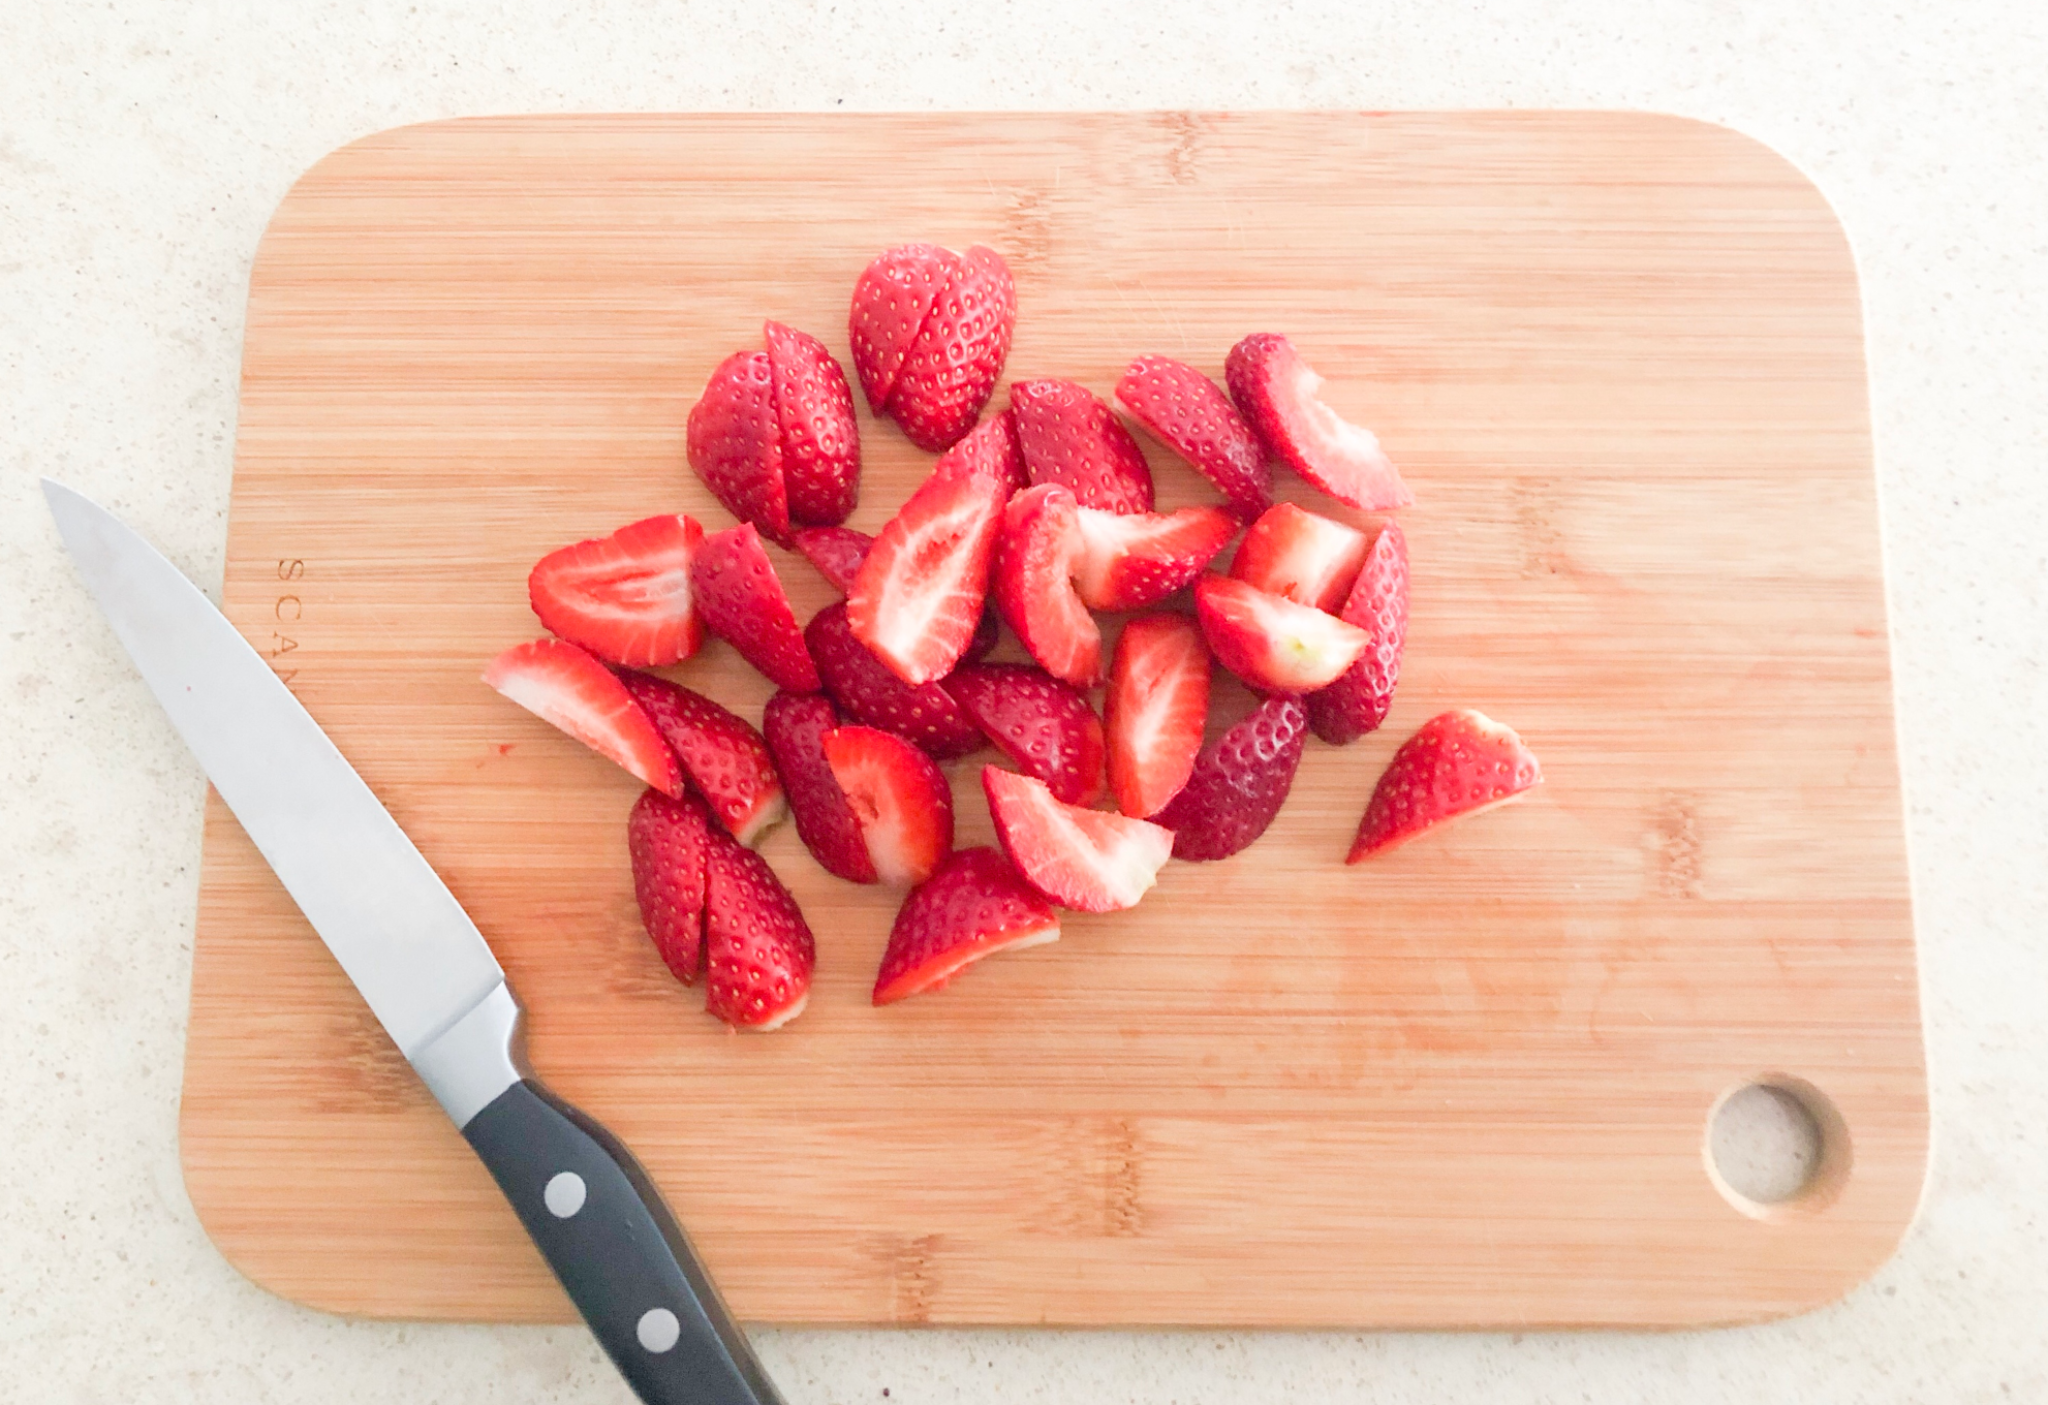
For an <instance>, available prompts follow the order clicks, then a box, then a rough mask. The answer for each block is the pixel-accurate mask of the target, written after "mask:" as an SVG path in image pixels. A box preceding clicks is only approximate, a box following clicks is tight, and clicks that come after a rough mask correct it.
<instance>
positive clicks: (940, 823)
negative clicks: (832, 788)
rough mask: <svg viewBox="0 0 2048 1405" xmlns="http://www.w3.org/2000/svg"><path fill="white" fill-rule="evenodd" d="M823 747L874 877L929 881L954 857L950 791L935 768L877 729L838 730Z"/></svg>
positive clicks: (829, 734)
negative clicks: (865, 851)
mask: <svg viewBox="0 0 2048 1405" xmlns="http://www.w3.org/2000/svg"><path fill="white" fill-rule="evenodd" d="M824 743H825V759H826V760H827V761H828V762H830V763H831V766H832V778H833V779H834V780H836V781H838V782H839V788H840V790H841V791H843V792H845V795H846V803H847V805H848V807H850V808H851V809H852V811H853V817H854V820H855V822H856V823H857V824H858V825H859V826H860V837H861V842H862V843H863V844H865V845H866V846H867V851H868V861H869V862H870V863H872V864H873V865H874V869H875V876H876V877H877V878H879V879H881V880H882V881H883V882H884V883H900V884H916V883H922V882H924V880H925V879H927V878H929V877H931V876H932V874H933V873H934V872H936V871H937V869H938V866H939V864H940V863H941V862H943V861H944V859H945V857H946V855H948V854H950V853H952V852H953V790H952V787H951V786H948V785H947V784H946V778H945V777H944V776H943V775H941V774H940V773H939V768H938V765H937V764H936V763H935V762H934V761H933V760H932V759H931V757H929V756H926V755H925V754H924V753H923V752H921V751H919V750H918V749H917V748H916V747H914V746H912V745H911V744H910V743H909V742H907V741H905V740H903V738H901V737H899V736H897V735H896V734H895V733H894V732H884V731H880V730H878V729H876V728H874V727H839V728H835V729H834V730H833V731H830V732H827V733H826V734H825V738H824Z"/></svg>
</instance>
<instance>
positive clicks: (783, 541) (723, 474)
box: [685, 351, 790, 546]
mask: <svg viewBox="0 0 2048 1405" xmlns="http://www.w3.org/2000/svg"><path fill="white" fill-rule="evenodd" d="M685 448H686V452H687V454H688V456H689V460H690V467H691V469H692V470H693V471H694V472H695V473H696V475H697V476H698V477H699V478H701V479H703V480H704V486H705V487H707V488H709V489H710V490H711V493H712V496H713V497H716V498H717V499H718V500H719V501H720V502H721V503H723V504H725V509H726V511H728V512H730V513H731V514H732V515H733V516H735V517H737V518H739V519H740V521H742V522H751V523H753V524H754V525H755V526H756V527H758V528H760V529H761V531H762V532H763V533H764V534H766V536H767V537H768V539H769V540H770V541H772V542H775V543H777V544H778V545H781V546H787V545H789V541H790V536H789V496H788V491H787V489H786V488H785V486H784V484H783V479H782V418H781V413H780V411H778V410H777V408H776V405H775V372H774V368H773V366H772V365H771V364H770V362H769V360H768V353H767V352H765V351H736V352H734V353H733V354H732V355H730V356H728V357H726V358H725V360H723V361H721V362H719V363H718V366H717V369H715V370H713V371H712V373H711V379H710V381H709V382H707V383H706V385H705V386H704V393H703V394H702V395H701V396H699V397H698V398H697V403H696V404H695V405H693V406H691V407H690V421H689V429H688V433H687V434H686V436H685Z"/></svg>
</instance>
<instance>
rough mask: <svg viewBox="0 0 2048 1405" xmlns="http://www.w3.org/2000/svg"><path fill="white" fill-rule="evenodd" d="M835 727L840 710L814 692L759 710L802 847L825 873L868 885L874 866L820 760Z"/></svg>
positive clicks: (780, 697) (828, 766) (778, 698)
mask: <svg viewBox="0 0 2048 1405" xmlns="http://www.w3.org/2000/svg"><path fill="white" fill-rule="evenodd" d="M839 725H840V718H839V710H838V709H837V708H835V707H833V706H832V700H831V699H830V698H827V697H825V696H823V695H822V694H819V693H777V694H776V695H775V696H774V697H772V698H770V699H768V706H767V707H765V708H763V709H762V711H761V733H762V735H763V736H765V737H766V738H767V739H768V751H769V754H770V755H772V756H773V757H774V758H775V769H776V771H777V772H778V773H779V774H780V775H781V777H782V788H783V789H784V790H785V791H786V792H788V795H789V809H790V813H791V814H792V815H793V816H794V817H795V818H796V832H797V836H798V837H799V838H801V839H802V840H803V841H804V847H805V848H807V849H809V850H810V851H811V857H813V858H815V859H816V860H817V861H818V862H819V863H820V864H821V865H823V866H824V868H825V871H826V872H828V873H833V874H837V875H838V876H839V877H841V878H844V879H846V880H847V881H848V882H849V883H872V882H874V881H875V866H874V864H873V863H872V862H871V861H870V860H869V858H868V846H867V845H866V844H864V843H863V842H861V837H860V821H859V820H857V819H855V818H854V814H853V807H852V806H851V805H849V804H847V803H846V792H845V791H843V790H841V789H840V788H839V782H838V781H836V780H834V779H833V777H832V763H831V762H830V761H828V760H826V759H825V734H826V733H828V732H830V731H832V730H833V729H834V728H835V727H837V726H839Z"/></svg>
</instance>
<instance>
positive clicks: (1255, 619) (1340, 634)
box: [1195, 575, 1372, 693]
mask: <svg viewBox="0 0 2048 1405" xmlns="http://www.w3.org/2000/svg"><path fill="white" fill-rule="evenodd" d="M1195 613H1196V614H1197V615H1199V616H1200V617H1201V621H1202V637H1203V638H1205V639H1207V640H1208V641H1209V648H1210V650H1211V651H1212V652H1213V653H1214V654H1215V655H1216V661H1217V662H1218V663H1220V664H1222V665H1223V666H1224V667H1225V668H1227V669H1229V670H1230V671H1231V672H1232V673H1234V674H1236V675H1237V676H1238V677H1239V678H1242V679H1243V680H1244V681H1245V682H1246V683H1247V684H1248V685H1250V686H1251V687H1252V688H1254V689H1257V690H1258V691H1259V692H1262V693H1311V692H1314V691H1315V690H1316V689H1317V688H1321V687H1323V686H1324V685H1326V684H1328V683H1331V682H1334V681H1335V680H1336V678H1337V676H1338V675H1339V674H1341V673H1343V672H1344V670H1345V669H1347V668H1349V667H1351V665H1352V664H1354V663H1356V662H1357V661H1358V658H1359V656H1360V655H1361V654H1363V653H1364V652H1365V650H1366V646H1367V645H1369V644H1371V643H1372V637H1371V636H1370V635H1368V634H1367V633H1366V632H1365V631H1364V630H1362V629H1360V628H1358V626H1356V625H1350V624H1346V623H1344V621H1342V620H1340V619H1338V618H1337V617H1336V616H1335V615H1328V614H1324V613H1323V612H1322V611H1321V610H1317V609H1314V608H1312V607H1310V606H1307V605H1297V604H1295V603H1294V602H1293V601H1292V600H1283V599H1282V598H1281V597H1279V596H1277V595H1269V594H1268V593H1267V592H1265V591H1263V590H1260V589H1259V588H1258V587H1257V586H1252V585H1246V584H1245V583H1244V582H1243V581H1240V580H1232V579H1231V578H1230V577H1229V576H1214V575H1211V576H1204V577H1202V579H1201V580H1199V581H1197V582H1196V583H1195Z"/></svg>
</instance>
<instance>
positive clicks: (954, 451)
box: [932, 410, 1031, 500]
mask: <svg viewBox="0 0 2048 1405" xmlns="http://www.w3.org/2000/svg"><path fill="white" fill-rule="evenodd" d="M932 472H933V473H979V474H981V475H983V476H985V477H988V478H993V479H995V481H996V482H998V483H1000V484H1002V485H1003V497H1004V499H1005V500H1007V499H1008V498H1009V497H1010V496H1011V495H1012V494H1015V493H1021V492H1023V491H1024V489H1026V488H1027V487H1029V486H1030V485H1031V480H1030V478H1029V477H1027V476H1026V475H1025V472H1024V451H1023V450H1022V449H1019V448H1018V447H1017V412H1016V411H1015V410H1004V411H1003V412H1002V413H1000V414H995V415H990V416H989V417H988V418H987V419H985V420H983V421H982V422H981V423H980V424H978V425H976V426H975V427H974V429H973V430H972V431H971V432H970V433H969V434H968V436H967V437H966V438H965V439H962V440H961V441H960V442H959V443H958V444H955V445H954V446H953V447H952V448H950V449H948V450H946V452H945V453H944V454H943V455H941V456H940V458H939V461H938V462H937V463H935V464H933V465H932Z"/></svg>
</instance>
